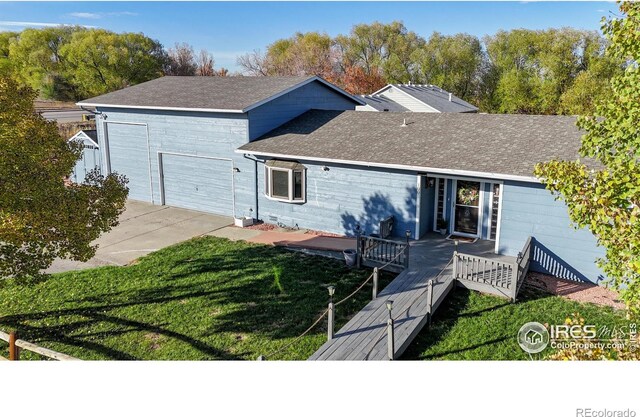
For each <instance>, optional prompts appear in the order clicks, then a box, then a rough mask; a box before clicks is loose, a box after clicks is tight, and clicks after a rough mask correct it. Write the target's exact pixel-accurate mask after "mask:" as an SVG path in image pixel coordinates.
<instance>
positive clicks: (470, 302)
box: [0, 237, 625, 360]
mask: <svg viewBox="0 0 640 417" xmlns="http://www.w3.org/2000/svg"><path fill="white" fill-rule="evenodd" d="M369 273H370V270H365V269H363V270H355V269H349V268H347V267H346V266H344V262H341V261H338V260H333V259H328V258H323V257H318V256H310V255H304V254H301V253H294V252H290V251H287V250H285V249H281V248H274V247H270V246H264V245H256V244H249V243H244V242H231V241H229V240H227V239H221V238H214V237H204V238H199V239H194V240H190V241H187V242H184V243H182V244H179V245H175V246H172V247H168V248H165V249H163V250H160V251H158V252H155V253H153V254H151V255H149V256H146V257H144V258H141V259H140V260H139V261H138V263H137V264H135V265H131V266H127V267H103V268H96V269H92V270H85V271H78V272H69V273H64V274H57V275H54V276H52V277H50V278H48V279H46V280H44V281H41V282H32V283H27V284H25V283H22V284H19V283H17V282H15V281H14V280H3V281H0V329H1V330H4V331H9V330H17V331H18V334H19V337H20V338H22V339H25V340H28V341H32V342H35V343H38V344H40V345H42V346H45V347H49V348H51V349H54V350H57V351H60V352H63V353H66V354H69V355H72V356H76V357H78V358H81V359H145V360H162V359H173V360H180V359H185V360H206V359H224V360H234V359H240V360H242V359H245V360H252V359H256V358H257V357H258V356H259V355H261V354H268V353H270V352H272V351H275V350H277V349H279V348H281V347H283V346H285V345H287V344H288V343H289V342H291V341H293V340H294V339H295V338H296V337H297V336H298V335H299V334H300V333H302V332H303V331H304V330H305V329H306V328H307V327H308V326H309V325H310V324H311V323H312V322H313V321H314V320H315V319H316V318H317V317H318V316H319V314H320V313H321V312H322V311H324V309H325V308H326V305H327V301H328V293H327V289H326V287H327V286H328V285H335V286H336V295H335V298H336V300H339V299H341V298H343V297H344V296H346V295H348V294H350V293H351V292H352V291H353V290H354V289H355V288H356V287H357V286H359V284H360V283H361V282H362V281H363V280H364V279H365V278H366V277H367V276H368V275H369ZM390 279H391V276H390V275H386V274H383V275H382V277H381V285H380V287H381V288H383V287H384V286H385V285H386V284H387V283H388V282H389V281H390ZM370 296H371V287H370V285H368V286H366V287H365V288H363V289H362V290H361V291H360V292H359V293H358V295H357V297H354V298H353V299H351V300H349V301H348V302H346V303H344V304H342V305H340V306H339V307H338V308H337V311H336V314H337V315H336V322H337V323H336V330H337V329H339V328H340V327H341V326H342V325H343V324H345V323H346V322H347V320H348V319H349V318H350V317H351V316H352V315H353V314H355V313H356V312H358V311H359V310H360V309H361V308H362V307H364V306H365V305H366V304H367V303H368V302H369V300H370ZM574 312H579V313H580V314H582V316H583V317H584V318H585V319H586V320H587V322H588V323H590V324H600V325H602V324H607V325H609V326H613V325H615V324H619V325H620V324H624V323H625V320H624V318H623V316H622V314H621V313H620V312H616V311H613V310H611V309H609V308H604V307H598V306H594V305H590V304H580V303H577V302H572V301H568V300H565V299H562V298H559V297H552V296H547V295H544V294H542V293H539V292H534V291H532V290H528V291H526V290H525V291H524V292H523V293H521V297H520V300H519V301H518V303H516V304H511V303H509V302H507V301H505V300H503V299H501V298H496V297H492V296H488V295H481V294H479V293H476V292H472V291H466V290H462V289H456V290H455V291H454V292H453V293H452V294H451V295H450V296H449V298H448V299H447V300H446V301H445V303H444V304H443V305H442V306H441V308H440V309H439V310H438V311H437V313H436V315H435V316H434V320H433V323H432V326H431V329H430V330H429V331H422V333H421V334H420V335H419V336H418V337H417V339H416V340H415V341H414V343H413V344H412V345H411V346H410V347H409V349H408V350H407V352H406V353H405V355H404V357H403V359H485V360H490V359H503V360H509V359H528V358H529V356H528V355H526V354H525V353H524V352H522V351H521V349H520V348H519V346H518V344H517V342H516V334H517V332H518V329H519V328H520V326H521V325H522V324H524V323H526V322H529V321H539V322H543V323H544V322H547V323H562V322H563V321H564V319H565V318H566V317H567V316H569V315H571V313H574ZM325 340H326V319H323V320H322V322H321V323H320V324H319V325H318V326H317V327H316V328H315V329H314V330H313V331H312V332H311V333H310V334H309V335H307V336H305V337H304V338H302V339H301V340H299V341H298V342H296V343H295V344H294V345H293V346H291V347H290V348H288V349H286V350H285V351H284V352H283V353H282V354H280V355H278V356H276V357H272V358H269V359H297V360H304V359H306V358H307V357H308V356H310V355H311V354H312V353H313V352H314V351H315V350H316V349H317V348H319V347H320V346H321V345H322V344H323V343H324V341H325ZM0 346H1V347H0V349H3V350H4V352H1V354H2V355H3V356H6V344H3V345H0ZM548 353H550V351H549V350H547V351H545V352H544V354H548ZM23 357H24V358H25V359H31V358H33V359H35V358H36V357H35V355H32V354H29V353H27V352H24V354H23Z"/></svg>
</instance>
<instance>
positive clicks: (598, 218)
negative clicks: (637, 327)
mask: <svg viewBox="0 0 640 417" xmlns="http://www.w3.org/2000/svg"><path fill="white" fill-rule="evenodd" d="M620 10H621V11H622V13H624V17H622V18H614V19H611V20H608V21H605V23H604V24H603V31H604V33H605V34H606V36H607V38H608V39H609V40H610V42H611V44H610V45H609V47H608V48H607V54H608V55H609V56H611V57H612V58H613V59H619V60H621V61H624V62H626V63H627V65H626V68H625V70H624V72H622V73H620V74H618V75H616V76H615V77H614V78H613V79H612V80H611V83H610V93H609V94H608V95H607V96H606V97H605V98H604V99H602V100H601V101H599V102H597V103H596V104H595V111H594V112H593V113H592V114H590V115H587V116H583V117H579V118H578V126H579V127H580V128H581V129H582V130H584V131H585V132H586V134H585V135H584V136H583V138H582V146H581V148H580V155H581V156H582V157H583V158H586V159H588V160H591V161H593V162H592V163H590V164H589V165H587V164H585V161H581V160H577V161H551V162H548V163H545V164H541V165H538V166H537V167H536V174H537V175H538V176H539V177H540V178H541V179H542V181H543V182H544V183H545V184H546V186H547V188H548V189H549V190H551V191H552V192H553V193H554V194H555V195H556V196H557V198H559V199H561V200H563V201H564V202H565V203H566V204H567V207H568V209H569V215H570V217H571V219H572V220H573V221H574V222H575V224H576V225H577V226H578V227H587V228H589V229H590V230H591V232H592V233H593V234H594V235H595V237H596V238H597V240H598V243H599V244H600V245H602V246H603V247H604V249H605V251H606V256H605V257H604V258H603V259H600V260H599V265H600V266H601V267H602V269H603V270H604V272H605V273H606V274H607V275H608V276H609V277H610V279H611V283H612V284H613V285H614V286H615V287H618V288H620V289H621V290H622V297H623V299H624V301H625V302H626V303H627V306H628V307H629V309H630V311H631V312H632V313H634V314H639V313H640V67H639V65H640V3H632V2H622V3H620Z"/></svg>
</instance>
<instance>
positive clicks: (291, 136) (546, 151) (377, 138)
mask: <svg viewBox="0 0 640 417" xmlns="http://www.w3.org/2000/svg"><path fill="white" fill-rule="evenodd" d="M405 121H406V125H405V126H403V123H404V122H405ZM580 137H581V133H580V131H579V130H578V128H577V127H576V126H575V118H574V117H570V116H531V115H516V114H465V113H387V112H385V113H378V112H363V111H342V112H341V111H321V110H311V111H308V112H306V113H304V114H302V115H301V116H299V117H297V118H296V119H294V120H292V121H290V122H289V123H286V124H284V125H282V126H281V127H279V128H277V129H275V130H273V131H271V132H269V133H267V134H266V135H264V136H263V137H262V138H260V139H259V140H256V141H254V142H251V143H248V144H246V145H243V146H241V147H240V148H238V149H237V150H236V152H240V153H247V154H254V155H262V156H267V157H274V158H285V159H297V160H312V161H323V162H335V163H345V164H354V165H363V166H376V167H386V168H394V169H404V170H418V171H421V170H424V171H431V172H436V173H442V174H451V175H468V176H479V177H485V178H497V179H514V180H521V181H537V180H536V179H535V178H534V176H533V169H534V165H535V164H536V163H537V162H544V161H548V160H551V159H565V160H575V159H577V158H578V156H579V155H578V148H579V147H580Z"/></svg>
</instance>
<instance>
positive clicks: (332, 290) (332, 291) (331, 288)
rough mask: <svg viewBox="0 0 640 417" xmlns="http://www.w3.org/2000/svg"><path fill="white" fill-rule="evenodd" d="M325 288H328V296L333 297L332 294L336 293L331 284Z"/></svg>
mask: <svg viewBox="0 0 640 417" xmlns="http://www.w3.org/2000/svg"><path fill="white" fill-rule="evenodd" d="M327 290H329V297H331V298H332V299H333V294H335V293H336V287H334V286H333V285H329V286H328V287H327Z"/></svg>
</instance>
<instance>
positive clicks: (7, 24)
mask: <svg viewBox="0 0 640 417" xmlns="http://www.w3.org/2000/svg"><path fill="white" fill-rule="evenodd" d="M58 26H73V25H70V24H69V23H47V22H14V21H8V20H0V31H13V30H16V29H17V30H22V29H25V28H53V27H58ZM78 26H82V27H85V28H88V29H93V28H95V26H88V25H78Z"/></svg>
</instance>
